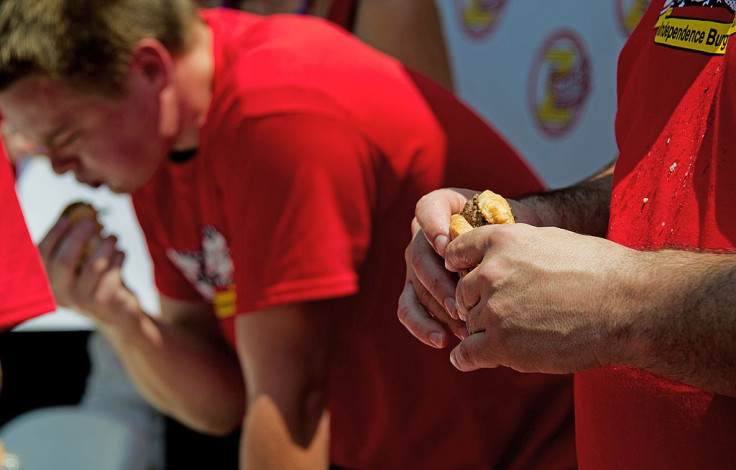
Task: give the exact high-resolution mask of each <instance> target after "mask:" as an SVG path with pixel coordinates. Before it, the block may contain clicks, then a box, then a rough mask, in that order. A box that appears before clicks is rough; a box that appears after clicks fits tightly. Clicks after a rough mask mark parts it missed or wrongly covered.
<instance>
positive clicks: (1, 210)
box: [0, 140, 56, 330]
mask: <svg viewBox="0 0 736 470" xmlns="http://www.w3.org/2000/svg"><path fill="white" fill-rule="evenodd" d="M0 221H2V223H0V266H1V267H0V330H6V329H9V328H11V327H13V326H15V325H17V324H19V323H21V322H23V321H26V320H30V319H31V318H33V317H36V316H38V315H40V314H42V313H46V312H50V311H52V310H54V309H55V308H56V307H55V305H54V301H53V299H52V297H51V291H50V290H49V285H48V281H47V279H46V273H45V272H44V270H43V267H42V265H41V259H40V257H39V255H38V250H37V249H36V246H35V245H34V244H33V242H32V241H31V237H30V235H29V234H28V229H27V228H26V223H25V220H24V219H23V214H22V213H21V210H20V206H19V205H18V199H17V198H16V195H15V181H14V178H13V171H12V168H11V166H10V161H9V160H8V158H7V156H6V154H5V147H4V146H3V144H2V140H0Z"/></svg>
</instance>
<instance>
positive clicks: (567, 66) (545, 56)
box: [529, 30, 591, 137]
mask: <svg viewBox="0 0 736 470" xmlns="http://www.w3.org/2000/svg"><path fill="white" fill-rule="evenodd" d="M590 89H591V70H590V61H589V59H588V54H587V53H586V51H585V48H584V47H583V42H582V40H581V39H580V37H579V36H578V35H577V34H575V32H573V31H570V30H560V31H558V32H556V33H553V34H552V35H551V36H550V37H549V38H548V39H547V40H546V41H545V42H544V44H543V45H542V47H541V49H540V50H539V53H538V55H537V59H536V61H535V63H534V66H533V67H532V73H531V75H530V79H529V105H530V108H531V113H532V115H533V116H534V120H535V122H536V123H537V126H538V127H539V129H540V130H541V131H542V132H543V133H544V134H546V135H547V136H549V137H560V136H562V135H564V134H566V133H567V132H569V131H570V129H572V127H573V126H574V124H575V122H576V121H577V119H578V117H579V116H580V114H581V111H582V108H583V105H584V104H585V102H586V101H587V98H588V96H589V95H590Z"/></svg>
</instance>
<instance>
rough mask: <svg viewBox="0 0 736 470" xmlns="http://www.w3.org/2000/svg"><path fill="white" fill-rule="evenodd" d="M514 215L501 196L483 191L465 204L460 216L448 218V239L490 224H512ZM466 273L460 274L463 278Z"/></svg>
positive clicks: (455, 215)
mask: <svg viewBox="0 0 736 470" xmlns="http://www.w3.org/2000/svg"><path fill="white" fill-rule="evenodd" d="M513 223H514V215H513V214H512V213H511V206H510V205H509V203H508V201H506V199H504V198H503V197H502V196H500V195H498V194H496V193H494V192H493V191H489V190H486V191H483V192H482V193H478V194H476V195H475V196H473V197H472V198H470V199H468V202H466V203H465V207H464V208H463V212H462V213H461V214H453V215H452V216H451V218H450V238H451V239H453V240H454V239H455V238H457V237H459V236H460V235H462V234H463V233H465V232H469V231H470V230H473V229H474V228H476V227H482V226H483V225H491V224H513ZM465 274H467V273H466V272H461V273H460V277H463V276H464V275H465Z"/></svg>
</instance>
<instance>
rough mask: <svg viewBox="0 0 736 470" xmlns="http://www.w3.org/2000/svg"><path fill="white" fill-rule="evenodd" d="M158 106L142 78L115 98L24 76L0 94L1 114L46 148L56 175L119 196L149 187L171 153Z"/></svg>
mask: <svg viewBox="0 0 736 470" xmlns="http://www.w3.org/2000/svg"><path fill="white" fill-rule="evenodd" d="M158 103H159V101H158V95H157V94H156V93H155V91H154V90H152V89H151V88H150V87H147V85H146V83H145V81H142V80H138V81H135V80H133V81H131V83H130V89H129V93H127V94H126V95H125V96H123V97H121V98H116V99H110V98H103V97H100V96H99V95H91V94H83V93H80V92H78V91H75V90H73V89H71V88H69V87H67V86H64V85H62V84H60V83H58V82H55V81H53V80H50V79H48V78H42V77H26V78H23V79H21V80H19V81H18V82H16V83H14V84H13V85H12V86H11V87H9V88H8V89H6V90H5V91H3V92H1V93H0V113H2V114H3V116H4V117H5V118H7V119H8V120H9V121H10V122H11V123H12V124H13V125H14V126H15V127H16V128H17V129H18V130H20V131H21V132H23V133H24V134H26V135H27V136H28V137H29V138H31V139H32V140H34V141H35V142H37V143H39V144H40V145H42V146H43V147H44V148H45V152H44V153H45V154H46V155H48V158H49V159H50V160H51V164H52V166H53V168H54V171H56V172H57V173H59V174H62V173H65V172H67V171H72V172H74V175H75V176H76V177H77V179H78V180H79V181H80V182H82V183H84V184H87V185H89V186H93V187H98V186H100V185H103V184H104V185H107V186H108V187H109V188H110V189H111V190H112V191H115V192H121V193H129V192H133V191H135V190H136V189H138V188H140V187H141V186H142V185H143V184H145V183H146V181H148V179H150V178H151V176H152V175H153V174H154V172H155V171H156V168H157V167H158V165H159V164H160V162H161V160H162V158H163V157H164V156H165V155H166V154H167V153H168V152H169V150H170V146H171V141H170V140H169V139H165V138H163V137H161V136H160V135H159V106H158Z"/></svg>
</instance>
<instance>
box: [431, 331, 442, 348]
mask: <svg viewBox="0 0 736 470" xmlns="http://www.w3.org/2000/svg"><path fill="white" fill-rule="evenodd" d="M429 342H430V343H432V345H433V346H434V347H435V348H441V347H442V334H441V333H437V332H436V331H435V332H434V333H430V334H429Z"/></svg>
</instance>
